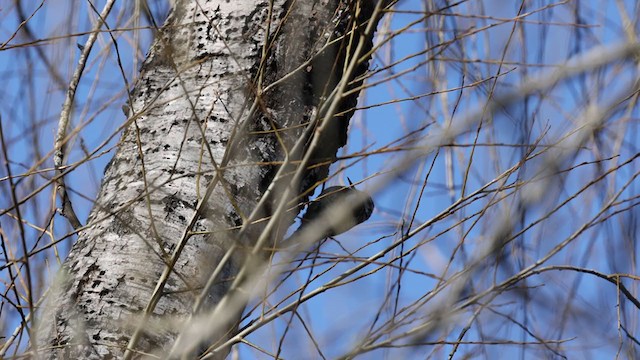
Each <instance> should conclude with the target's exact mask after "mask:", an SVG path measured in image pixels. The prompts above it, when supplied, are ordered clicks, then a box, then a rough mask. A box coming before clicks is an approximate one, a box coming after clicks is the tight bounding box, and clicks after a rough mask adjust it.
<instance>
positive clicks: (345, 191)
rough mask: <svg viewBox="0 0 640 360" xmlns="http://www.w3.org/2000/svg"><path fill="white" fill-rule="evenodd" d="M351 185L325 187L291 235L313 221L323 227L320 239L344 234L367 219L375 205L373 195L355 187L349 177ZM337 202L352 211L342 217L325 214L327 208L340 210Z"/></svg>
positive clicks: (310, 204) (308, 207)
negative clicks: (336, 205)
mask: <svg viewBox="0 0 640 360" xmlns="http://www.w3.org/2000/svg"><path fill="white" fill-rule="evenodd" d="M347 180H348V181H349V186H330V187H327V188H325V189H324V190H323V191H322V192H321V193H320V195H318V196H317V197H316V198H315V199H314V200H313V201H311V202H310V203H309V205H308V206H307V211H306V212H305V214H304V215H303V216H302V220H301V223H300V227H299V228H298V229H297V230H296V231H295V232H294V234H293V235H292V236H291V237H290V239H291V238H293V237H294V236H295V235H296V234H299V233H300V232H301V231H302V230H303V229H304V228H305V227H306V226H308V225H309V224H311V223H315V222H318V227H317V228H318V229H322V233H320V234H319V236H316V237H317V238H318V240H321V239H324V238H327V237H331V236H336V235H339V234H342V233H344V232H346V231H348V230H350V229H351V228H353V227H354V226H356V225H358V224H361V223H363V222H365V221H367V220H368V219H369V218H370V217H371V214H372V213H373V210H374V209H375V205H374V203H373V199H372V198H371V196H370V195H369V194H368V193H367V192H365V191H361V190H358V189H356V188H355V186H354V185H353V183H352V182H351V179H349V178H347ZM335 204H343V205H342V206H350V207H351V211H350V212H348V213H347V214H345V215H344V216H343V215H342V213H340V214H339V216H340V218H339V219H336V218H331V216H330V215H328V214H324V212H325V210H326V209H331V208H333V210H329V211H336V210H338V208H337V207H335V206H333V205H335Z"/></svg>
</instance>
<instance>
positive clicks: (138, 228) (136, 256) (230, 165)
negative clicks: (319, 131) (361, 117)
mask: <svg viewBox="0 0 640 360" xmlns="http://www.w3.org/2000/svg"><path fill="white" fill-rule="evenodd" d="M292 4H293V5H292ZM289 6H292V8H289ZM371 7H372V5H371V4H367V5H365V6H364V8H365V10H363V11H362V14H364V15H363V16H365V17H366V16H367V14H370V13H371ZM336 9H339V10H338V11H336ZM349 12H350V10H349V9H348V8H347V7H345V6H344V4H342V3H340V2H338V1H321V2H317V1H300V0H299V1H296V2H292V3H287V2H285V1H284V0H274V1H272V9H271V16H270V18H271V22H270V24H269V25H267V24H268V23H269V21H268V20H269V14H270V1H267V0H264V1H224V0H223V1H195V0H193V1H182V2H178V4H177V5H176V9H175V11H174V12H173V13H172V14H171V15H170V17H169V20H168V21H167V23H166V25H165V27H164V28H163V31H161V32H159V34H158V38H157V39H156V42H155V43H154V45H153V47H152V49H151V50H150V52H149V54H148V58H147V60H146V61H145V64H144V66H143V69H142V74H141V77H140V80H139V82H138V83H137V84H136V86H135V90H134V91H133V93H132V95H131V103H130V108H131V113H130V115H129V117H130V119H129V121H130V123H129V125H128V127H127V128H126V130H125V133H124V134H123V137H122V139H121V142H120V144H119V148H118V151H117V153H116V155H115V156H114V158H113V160H112V162H111V163H110V165H109V166H108V168H107V169H106V172H105V176H104V179H103V183H102V187H101V190H100V193H99V196H98V198H97V199H96V203H95V206H94V208H93V210H92V212H91V215H90V217H89V219H88V225H87V229H86V230H84V231H83V232H82V233H81V234H80V236H79V238H78V241H77V243H76V244H75V245H74V247H73V249H72V251H71V253H70V255H69V258H68V259H67V260H66V262H65V264H64V267H63V271H62V272H61V273H60V276H59V277H58V280H57V283H56V284H55V285H54V287H53V289H52V293H51V295H50V296H49V299H48V302H47V303H46V305H45V306H44V307H43V308H42V310H41V313H40V316H39V324H40V326H39V341H38V342H37V344H38V345H39V347H40V349H37V351H38V353H39V354H40V355H44V356H45V357H47V358H119V357H121V356H122V355H123V353H124V349H125V348H126V346H127V344H128V343H129V342H130V338H131V336H132V334H134V333H135V332H136V329H137V328H138V327H142V329H143V330H144V331H142V332H141V333H140V339H139V341H137V342H135V344H134V353H136V352H137V351H140V352H146V353H155V354H157V355H159V354H162V351H166V350H167V349H169V348H171V346H172V344H173V342H174V341H175V339H176V336H177V333H178V330H179V327H180V325H179V324H180V323H179V322H180V320H184V319H185V318H186V317H187V316H188V315H189V314H190V312H191V310H192V308H193V303H194V300H195V299H196V298H197V297H198V295H199V294H200V290H201V289H202V287H203V285H204V284H205V283H206V281H207V280H208V279H209V276H210V275H211V273H212V272H213V270H214V269H215V268H216V266H217V265H218V264H219V263H220V261H221V259H222V258H223V256H224V255H225V253H226V252H227V250H228V249H230V248H231V247H232V245H233V244H234V243H235V244H238V243H239V244H241V245H242V247H244V248H245V249H246V248H248V247H250V246H251V245H252V244H253V243H254V242H255V241H256V239H257V238H258V236H259V234H260V233H261V232H262V230H263V228H264V224H265V222H261V223H259V224H257V225H252V226H249V227H247V229H246V232H244V235H243V236H242V237H241V238H238V237H237V229H238V227H239V226H241V225H242V224H243V222H244V221H246V220H247V218H248V217H249V214H251V213H252V211H254V209H256V207H257V205H258V203H259V201H260V198H261V196H262V195H263V193H264V192H265V190H266V189H267V187H268V186H269V184H270V182H271V181H272V179H273V176H274V174H275V173H276V171H277V170H278V167H276V166H275V165H273V164H266V163H267V162H273V161H281V160H283V159H284V158H285V156H284V153H285V151H289V150H290V149H292V148H294V147H295V143H296V141H299V139H300V138H301V136H302V134H303V132H304V127H302V126H296V125H301V124H306V123H307V122H309V121H312V120H314V118H313V116H314V115H317V114H318V113H319V112H320V111H319V104H320V103H321V102H320V100H319V99H320V98H321V96H322V94H321V91H320V90H322V89H324V88H325V85H326V81H327V76H326V74H329V73H333V74H334V79H333V80H334V81H330V82H329V85H330V86H334V85H335V80H337V79H339V78H340V74H341V69H342V68H343V65H344V64H341V63H339V61H343V60H344V58H343V57H341V56H338V55H337V54H336V53H335V50H336V49H337V48H335V47H334V48H330V51H325V52H324V53H323V55H320V56H316V60H314V61H313V62H311V63H309V64H308V65H307V66H303V67H302V71H297V72H295V73H294V74H292V75H290V76H289V78H287V79H288V80H287V81H283V82H281V83H279V84H278V85H277V86H274V87H273V88H272V89H271V90H270V91H268V92H265V93H264V94H262V95H261V96H259V97H258V98H256V93H257V91H258V90H256V89H264V87H265V86H268V85H269V84H272V83H273V82H274V81H277V80H279V79H282V78H283V77H284V76H285V75H287V74H291V73H292V71H293V70H294V69H297V68H299V67H300V65H302V64H303V63H304V62H305V61H307V60H309V59H310V58H311V57H312V56H313V55H314V54H316V53H317V52H318V50H319V49H320V48H322V47H323V46H324V45H325V44H326V42H327V40H329V38H330V37H331V36H332V34H334V32H335V31H336V30H335V29H336V24H337V27H338V28H339V30H338V31H344V30H345V29H346V28H347V24H348V21H349V19H352V17H351V16H350V15H349ZM340 28H341V29H340ZM267 31H269V32H267ZM356 38H357V35H356ZM265 42H266V44H267V46H266V47H265ZM367 44H368V45H369V46H370V43H367ZM334 61H338V63H336V64H335V65H336V68H337V69H339V70H337V71H333V72H331V69H332V68H333V65H334ZM261 64H262V68H261V67H260V66H261ZM365 68H366V64H364V65H361V66H360V67H359V68H358V71H357V72H358V73H361V72H362V71H363V70H364V69H365ZM319 70H321V71H319ZM261 74H262V75H261ZM258 79H259V80H258ZM330 91H331V87H329V92H330ZM325 95H326V94H325ZM356 97H357V94H356V95H354V96H351V97H350V98H348V99H346V100H344V101H343V104H342V105H341V109H346V108H349V107H351V106H353V105H354V103H355V99H356ZM256 99H257V100H256ZM252 105H256V106H255V109H257V111H255V112H254V113H250V111H249V109H251V107H252ZM348 116H350V115H349V114H347V115H346V116H343V117H335V118H332V119H331V121H333V122H334V123H335V125H332V126H330V127H328V130H327V131H326V132H324V134H323V136H324V138H323V141H322V142H321V143H322V145H323V147H322V149H321V151H318V150H316V151H315V155H314V159H319V158H325V157H328V158H332V157H334V156H335V153H336V151H337V149H338V148H339V147H341V146H343V145H344V142H345V141H346V130H347V126H348ZM274 127H276V128H277V129H279V130H282V129H285V131H280V132H278V137H276V136H275V135H274V133H273V132H270V133H268V132H267V133H265V131H270V130H273V128H274ZM203 135H204V136H203ZM285 149H287V150H285ZM290 155H291V156H293V157H294V158H291V160H295V158H300V157H301V156H302V152H301V153H297V154H290ZM216 167H222V169H223V170H222V171H220V172H216V171H215V170H216ZM327 170H328V165H325V166H321V167H317V168H316V169H315V170H313V171H307V172H305V173H304V177H303V178H302V182H301V185H296V184H294V187H293V190H294V191H293V193H294V194H295V195H297V194H298V193H299V192H300V191H301V190H304V189H307V188H309V187H310V186H312V185H313V184H315V183H316V182H317V181H318V180H320V179H322V178H323V177H324V176H326V173H327ZM222 173H223V176H222V177H217V175H216V174H222ZM214 179H217V180H219V181H217V180H214ZM281 180H282V184H283V185H282V186H284V185H289V184H290V179H288V180H287V178H285V177H282V178H281ZM212 181H213V182H214V183H215V186H214V187H213V192H212V193H211V196H210V198H209V199H208V201H206V202H205V203H204V206H203V207H202V208H201V209H200V210H201V211H200V213H197V210H196V209H197V208H198V203H199V202H200V201H201V200H202V199H203V197H204V196H205V193H206V190H207V187H208V186H210V184H211V183H212ZM282 186H280V188H282ZM277 193H278V192H274V193H273V195H272V199H271V200H270V201H267V202H266V203H265V206H262V207H260V211H259V212H258V216H257V218H264V217H268V216H271V215H272V213H271V212H272V211H273V210H272V207H273V203H274V201H275V200H276V199H277ZM294 215H295V214H287V215H286V216H284V218H283V219H282V224H284V225H285V226H286V224H289V223H290V222H291V220H292V218H293V216H294ZM194 217H195V219H197V221H195V226H194V227H193V228H191V231H206V232H210V234H201V233H200V234H194V235H192V236H188V237H187V240H186V241H185V240H182V238H183V234H184V232H185V228H186V227H187V226H188V224H189V222H190V220H191V219H192V218H194ZM282 232H283V229H282V227H281V228H280V229H279V230H278V231H277V232H274V233H273V234H270V236H271V240H272V241H271V242H273V241H276V240H277V239H278V238H281V237H282ZM181 240H182V241H183V243H186V245H185V246H184V248H183V249H182V250H181V252H180V253H179V254H178V255H179V256H178V257H177V261H176V262H175V265H174V266H173V270H172V271H171V272H170V273H169V276H168V280H167V281H166V284H161V285H160V289H161V290H162V291H161V292H160V294H161V295H162V296H160V297H159V301H158V302H157V304H155V305H152V306H149V303H150V299H151V298H152V294H153V292H154V289H156V290H157V289H158V286H159V285H158V283H159V279H161V277H162V275H161V274H162V273H163V272H164V271H165V270H166V269H167V266H168V265H169V264H171V258H172V256H176V255H174V254H176V253H175V250H176V249H179V248H180V245H179V244H180V243H181ZM246 253H247V252H246V250H245V251H240V252H237V253H236V254H234V256H233V257H232V261H230V262H229V263H228V264H226V265H224V266H223V267H222V269H223V271H222V274H221V275H220V276H219V277H218V279H219V281H218V282H217V283H216V285H214V287H213V289H212V291H211V292H210V293H209V294H208V298H207V299H206V301H205V306H206V307H210V306H212V305H214V304H216V303H217V302H219V300H220V299H221V298H222V297H223V296H224V294H225V293H226V291H227V289H228V286H229V284H230V280H231V279H233V277H234V275H235V274H236V272H237V269H238V268H239V266H240V265H241V262H242V261H244V256H243V255H242V254H246ZM162 285H164V286H162ZM145 308H150V309H152V312H151V314H152V315H151V316H150V317H149V319H148V321H146V322H142V320H144V316H143V313H144V310H145ZM229 326H233V324H229ZM221 336H222V335H221ZM227 337H228V336H227ZM216 340H219V339H211V341H212V342H215V341H216ZM34 350H36V349H34ZM160 356H161V357H162V355H160ZM220 356H222V357H223V356H224V355H220Z"/></svg>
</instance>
